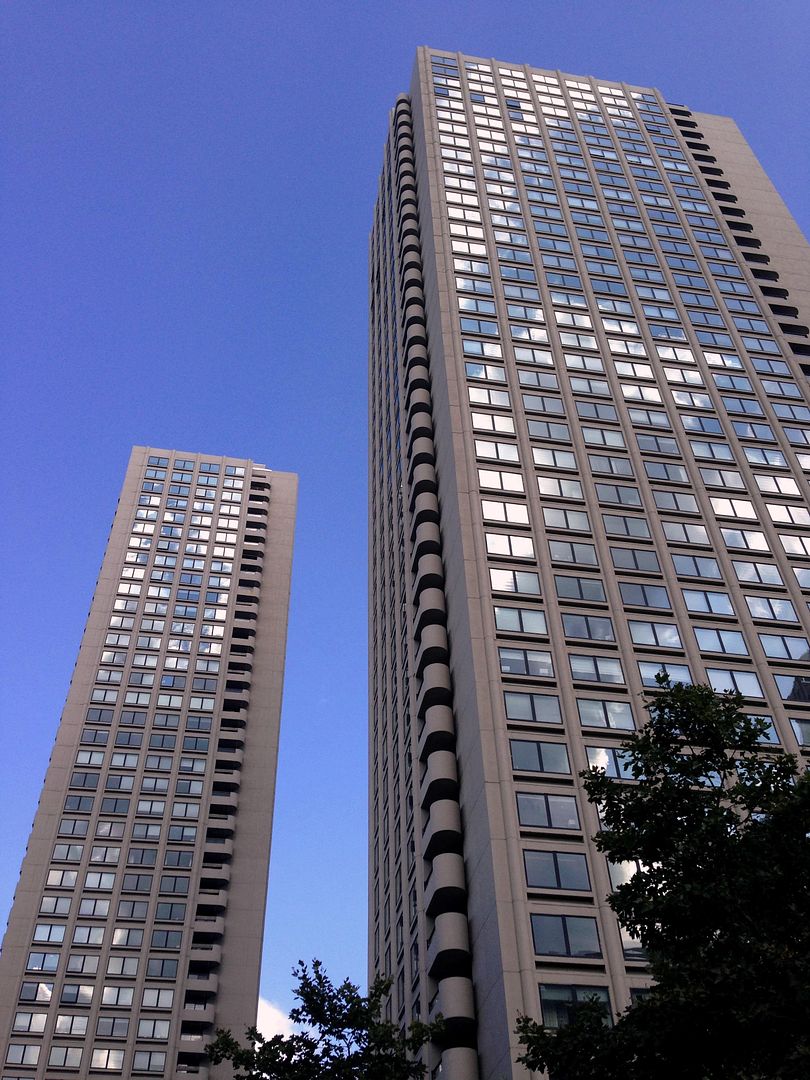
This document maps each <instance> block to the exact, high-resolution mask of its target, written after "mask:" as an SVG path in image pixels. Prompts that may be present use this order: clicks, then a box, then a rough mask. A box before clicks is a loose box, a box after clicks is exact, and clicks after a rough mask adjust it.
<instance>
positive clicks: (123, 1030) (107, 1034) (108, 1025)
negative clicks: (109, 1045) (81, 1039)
mask: <svg viewBox="0 0 810 1080" xmlns="http://www.w3.org/2000/svg"><path fill="white" fill-rule="evenodd" d="M128 1031H129V1020H128V1019H127V1018H126V1017H124V1016H100V1017H99V1018H98V1023H97V1024H96V1035H100V1036H101V1037H102V1038H106V1039H125V1038H126V1037H127V1033H128Z"/></svg>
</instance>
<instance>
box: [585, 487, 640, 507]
mask: <svg viewBox="0 0 810 1080" xmlns="http://www.w3.org/2000/svg"><path fill="white" fill-rule="evenodd" d="M594 486H595V488H596V497H597V498H598V499H599V501H600V502H601V503H606V504H611V503H615V504H616V505H618V506H641V496H640V495H639V491H638V488H637V487H631V486H630V485H628V484H596V485H594Z"/></svg>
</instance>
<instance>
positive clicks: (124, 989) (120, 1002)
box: [101, 986, 132, 1008]
mask: <svg viewBox="0 0 810 1080" xmlns="http://www.w3.org/2000/svg"><path fill="white" fill-rule="evenodd" d="M101 1004H102V1005H116V1006H119V1007H120V1008H129V1007H130V1006H131V1005H132V987H131V986H103V987H102V989H101Z"/></svg>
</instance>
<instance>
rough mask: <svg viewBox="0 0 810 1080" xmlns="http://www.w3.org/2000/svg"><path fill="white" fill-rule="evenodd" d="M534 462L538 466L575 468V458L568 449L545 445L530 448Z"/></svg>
mask: <svg viewBox="0 0 810 1080" xmlns="http://www.w3.org/2000/svg"><path fill="white" fill-rule="evenodd" d="M532 458H533V460H534V464H535V465H537V466H538V467H539V468H549V469H576V467H577V459H576V457H575V456H574V455H573V454H572V453H571V451H570V450H552V449H549V448H548V447H545V446H535V447H533V448H532Z"/></svg>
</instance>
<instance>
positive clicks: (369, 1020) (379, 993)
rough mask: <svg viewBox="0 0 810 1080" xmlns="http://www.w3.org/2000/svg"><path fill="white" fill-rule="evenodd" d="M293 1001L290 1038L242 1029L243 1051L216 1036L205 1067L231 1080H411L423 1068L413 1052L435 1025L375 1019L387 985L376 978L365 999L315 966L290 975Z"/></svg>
mask: <svg viewBox="0 0 810 1080" xmlns="http://www.w3.org/2000/svg"><path fill="white" fill-rule="evenodd" d="M293 977H294V978H295V979H296V980H297V983H298V985H297V988H296V991H295V996H296V998H297V1000H298V1001H299V1002H300V1004H299V1005H298V1006H296V1008H294V1009H293V1010H292V1012H291V1013H290V1019H291V1020H292V1021H293V1023H294V1024H295V1025H296V1026H298V1027H299V1029H300V1030H298V1031H295V1032H294V1033H293V1034H292V1035H274V1036H273V1037H272V1038H270V1039H265V1038H263V1037H262V1036H261V1035H260V1034H259V1032H258V1031H257V1030H256V1028H255V1027H254V1028H248V1030H247V1032H246V1045H244V1046H243V1045H241V1044H240V1043H239V1042H237V1040H236V1039H235V1038H234V1037H233V1035H232V1034H231V1032H230V1031H218V1032H217V1036H216V1039H215V1040H214V1042H213V1043H211V1044H210V1046H208V1048H207V1050H208V1056H209V1058H210V1060H211V1062H212V1063H213V1064H215V1065H216V1064H219V1063H220V1062H222V1061H230V1062H231V1064H232V1065H233V1069H234V1080H361V1078H362V1080H417V1078H418V1077H421V1076H423V1074H424V1067H423V1066H422V1064H421V1063H420V1062H419V1061H417V1060H415V1055H416V1054H417V1053H418V1051H419V1050H420V1048H421V1047H422V1046H424V1045H425V1043H427V1042H429V1041H430V1040H431V1039H435V1038H437V1037H438V1036H439V1035H440V1033H441V1028H442V1025H441V1022H440V1021H439V1022H437V1023H433V1024H420V1023H414V1024H411V1026H410V1028H408V1030H407V1031H406V1032H404V1033H403V1032H401V1031H400V1029H399V1028H398V1027H397V1026H396V1025H394V1024H392V1023H390V1022H389V1021H387V1020H383V1019H382V1009H383V1003H384V1001H385V998H386V996H387V994H388V991H389V990H390V980H387V979H376V980H375V982H374V983H373V985H372V986H371V988H370V990H369V992H368V994H367V995H363V994H361V993H360V991H359V989H358V987H356V986H355V985H354V983H351V982H349V980H348V979H347V980H345V981H344V982H342V983H341V984H340V985H339V986H335V984H334V983H333V982H332V981H331V980H330V979H329V978H328V977H327V975H326V974H325V972H324V970H323V966H322V965H321V963H320V961H318V960H314V961H313V962H312V970H310V968H309V967H308V965H306V964H304V963H299V965H298V966H297V967H296V968H294V969H293Z"/></svg>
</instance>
